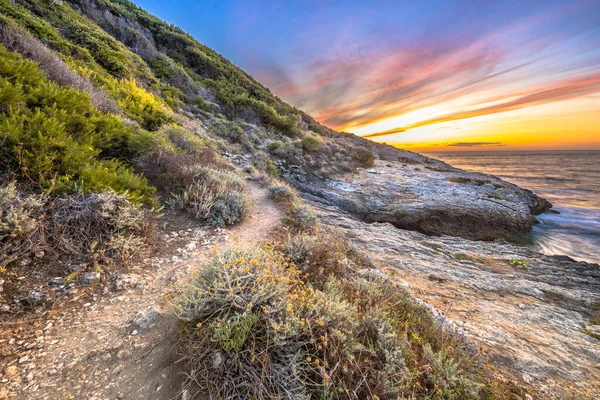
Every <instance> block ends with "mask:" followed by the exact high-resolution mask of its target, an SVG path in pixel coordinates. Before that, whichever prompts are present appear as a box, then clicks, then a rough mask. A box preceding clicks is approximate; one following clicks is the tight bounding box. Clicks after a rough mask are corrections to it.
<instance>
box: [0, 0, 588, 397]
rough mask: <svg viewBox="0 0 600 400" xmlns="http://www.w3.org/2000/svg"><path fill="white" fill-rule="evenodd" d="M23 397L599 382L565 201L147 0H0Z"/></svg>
mask: <svg viewBox="0 0 600 400" xmlns="http://www.w3.org/2000/svg"><path fill="white" fill-rule="evenodd" d="M0 43H1V44H0V91H1V93H0V94H1V96H0V116H1V117H2V118H1V119H0V127H1V128H2V132H4V137H3V138H2V146H1V148H0V250H1V251H0V329H1V335H0V360H2V367H1V369H0V382H1V383H2V386H0V399H4V398H10V399H12V398H25V399H39V398H48V399H62V398H90V399H91V398H119V399H121V398H128V399H134V398H147V399H150V398H152V399H172V398H180V399H190V398H233V397H236V396H237V398H258V399H263V398H286V399H297V398H305V399H313V398H314V399H322V398H328V399H329V398H330V399H340V400H341V399H348V398H352V399H364V398H379V399H381V400H383V399H396V398H404V397H406V398H408V397H421V398H431V399H455V398H460V399H463V398H464V399H510V400H513V399H524V400H529V399H531V398H540V399H546V398H557V399H561V398H564V397H565V396H566V394H568V393H577V395H579V396H580V397H582V398H597V397H598V395H599V394H598V391H597V387H598V382H600V375H599V365H600V364H598V362H599V360H598V357H599V351H598V344H599V343H600V342H599V338H600V336H599V335H600V327H599V324H600V316H599V315H598V307H599V304H600V295H599V294H598V293H600V272H599V271H600V267H599V266H598V265H593V264H586V263H577V262H575V261H573V260H571V259H568V258H564V257H550V256H545V255H542V254H540V253H536V252H534V251H533V250H531V249H529V248H527V247H523V246H518V245H516V244H511V243H510V242H509V240H513V239H515V238H518V237H519V236H521V235H523V234H525V233H527V232H528V231H530V230H531V228H532V226H533V224H535V223H536V218H535V216H536V215H538V214H540V213H543V212H545V211H548V210H549V209H550V208H551V207H552V206H551V204H550V203H549V202H548V201H546V200H544V199H542V198H540V197H538V196H537V195H535V194H534V193H532V192H531V191H528V190H526V189H523V188H520V187H518V186H515V185H513V184H511V183H508V182H505V181H503V180H500V179H498V178H496V177H493V176H489V175H485V174H479V173H474V172H467V171H463V170H460V169H458V168H454V167H452V166H451V165H448V164H446V163H443V162H441V161H438V160H435V159H432V158H428V157H425V156H422V155H420V154H417V153H414V152H409V151H405V150H401V149H397V148H394V147H392V146H387V145H383V144H376V143H373V142H371V141H368V140H366V139H363V138H359V137H357V136H355V135H352V134H349V133H343V132H336V131H334V130H332V129H329V128H327V127H325V126H323V125H321V124H320V123H318V122H317V121H315V120H314V119H313V118H312V117H311V116H309V115H308V114H306V113H305V112H303V111H301V110H299V109H297V108H295V107H293V106H291V105H289V104H286V103H285V102H283V101H282V100H281V99H279V98H278V97H276V96H275V95H273V94H272V93H271V92H270V91H269V89H268V88H266V87H264V86H263V85H261V84H260V83H258V82H257V81H255V80H254V79H253V78H252V77H251V76H250V75H248V74H247V73H245V72H244V71H242V70H241V69H239V68H237V67H236V66H234V65H233V64H232V63H230V62H229V61H228V60H226V59H225V58H224V57H223V56H221V55H219V54H217V53H216V52H215V51H213V50H212V49H210V48H208V47H207V46H205V45H203V44H201V43H198V42H197V41H196V40H195V39H193V38H192V37H191V36H190V35H188V34H187V33H185V32H184V31H182V30H181V29H179V28H176V27H174V26H172V25H170V24H167V23H165V22H164V21H161V20H160V19H158V18H156V17H154V16H152V15H150V14H148V13H147V12H146V11H144V10H142V9H141V8H139V7H137V6H135V5H134V4H133V3H132V2H130V1H128V0H65V1H61V2H56V1H49V0H48V1H47V0H27V1H25V0H14V1H8V0H0Z"/></svg>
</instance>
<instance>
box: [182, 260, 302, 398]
mask: <svg viewBox="0 0 600 400" xmlns="http://www.w3.org/2000/svg"><path fill="white" fill-rule="evenodd" d="M286 265H287V264H286V260H285V259H284V258H283V256H282V255H281V254H280V253H277V252H274V251H272V250H269V249H266V248H256V249H250V250H241V249H240V250H230V251H227V252H225V253H222V254H221V255H219V256H218V257H216V258H214V259H213V260H212V261H211V262H209V263H208V264H206V265H205V266H204V267H203V268H202V272H201V273H200V275H199V276H198V277H197V278H195V279H194V280H193V281H192V283H191V286H190V288H189V290H188V291H187V292H186V293H185V294H183V295H182V297H181V298H180V299H179V300H178V302H177V303H176V304H175V313H176V314H177V315H178V316H179V318H181V319H182V320H183V321H185V322H184V324H183V334H182V337H181V344H182V346H181V352H182V356H183V361H184V363H185V365H186V367H187V368H186V369H187V373H188V374H190V378H191V379H189V381H188V384H189V392H190V394H191V396H192V398H194V397H196V396H198V395H199V394H200V393H204V394H207V395H208V396H210V397H211V398H222V399H225V398H249V399H268V398H280V399H290V400H291V399H297V398H302V396H303V395H305V393H306V391H305V389H304V388H303V385H302V383H301V382H302V375H303V373H302V372H303V371H302V366H303V364H304V359H305V358H306V357H307V355H304V353H305V352H304V351H302V350H301V347H302V346H303V345H304V344H305V343H304V341H303V340H302V338H301V337H300V336H299V331H300V330H301V328H302V324H303V323H304V321H303V318H302V317H301V315H298V314H297V313H296V312H297V311H300V310H298V309H297V308H295V307H294V306H295V305H296V304H294V303H293V302H292V301H291V300H290V296H297V295H298V293H299V292H300V290H302V289H301V281H299V280H298V278H297V272H296V271H294V270H293V269H288V268H287V267H286ZM305 293H306V291H305ZM305 296H306V294H305ZM296 306H297V305H296Z"/></svg>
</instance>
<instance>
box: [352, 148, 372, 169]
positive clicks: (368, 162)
mask: <svg viewBox="0 0 600 400" xmlns="http://www.w3.org/2000/svg"><path fill="white" fill-rule="evenodd" d="M354 158H355V159H356V160H357V161H358V163H359V164H360V165H361V166H362V167H365V168H368V167H372V166H373V165H374V164H375V154H373V152H372V151H371V150H369V149H365V148H364V147H357V148H356V149H354Z"/></svg>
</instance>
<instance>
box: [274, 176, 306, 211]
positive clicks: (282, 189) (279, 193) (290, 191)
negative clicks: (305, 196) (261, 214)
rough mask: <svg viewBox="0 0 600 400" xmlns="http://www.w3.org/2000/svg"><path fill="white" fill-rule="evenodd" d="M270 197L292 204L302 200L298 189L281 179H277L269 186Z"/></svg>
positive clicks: (279, 201)
mask: <svg viewBox="0 0 600 400" xmlns="http://www.w3.org/2000/svg"><path fill="white" fill-rule="evenodd" d="M269 197H271V198H272V199H273V200H275V201H276V202H278V203H283V204H286V205H290V206H291V205H293V204H297V203H299V202H300V197H299V196H298V192H297V191H296V189H294V188H293V187H291V186H290V185H288V184H287V183H285V182H281V181H276V182H274V183H272V184H271V185H270V186H269Z"/></svg>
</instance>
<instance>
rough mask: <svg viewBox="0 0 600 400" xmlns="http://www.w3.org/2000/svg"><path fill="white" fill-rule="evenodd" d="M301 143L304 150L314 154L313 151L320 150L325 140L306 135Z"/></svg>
mask: <svg viewBox="0 0 600 400" xmlns="http://www.w3.org/2000/svg"><path fill="white" fill-rule="evenodd" d="M301 143H302V148H303V149H304V150H306V151H309V152H312V151H317V150H319V148H320V147H321V144H322V143H323V140H322V139H321V138H320V137H318V136H314V135H305V136H304V137H303V138H302V141H301Z"/></svg>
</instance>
